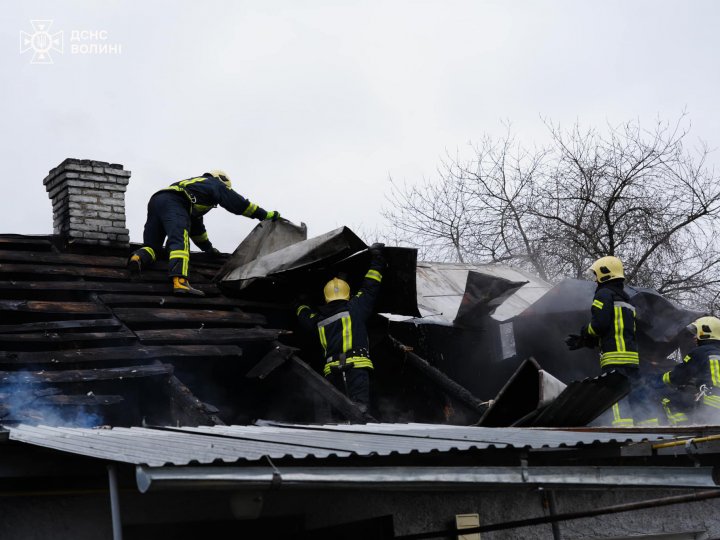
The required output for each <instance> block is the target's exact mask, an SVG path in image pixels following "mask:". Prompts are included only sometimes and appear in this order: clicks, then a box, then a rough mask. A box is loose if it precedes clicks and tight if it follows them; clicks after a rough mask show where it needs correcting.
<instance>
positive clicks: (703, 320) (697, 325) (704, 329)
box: [688, 317, 720, 340]
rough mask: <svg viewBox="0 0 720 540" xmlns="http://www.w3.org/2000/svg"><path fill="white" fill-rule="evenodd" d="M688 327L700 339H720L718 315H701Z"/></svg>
mask: <svg viewBox="0 0 720 540" xmlns="http://www.w3.org/2000/svg"><path fill="white" fill-rule="evenodd" d="M688 328H689V329H690V331H691V332H692V333H693V334H695V337H696V338H698V340H706V339H720V319H718V318H717V317H700V318H699V319H698V320H697V321H695V322H693V323H691V324H690V326H688Z"/></svg>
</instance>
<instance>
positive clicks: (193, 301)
mask: <svg viewBox="0 0 720 540" xmlns="http://www.w3.org/2000/svg"><path fill="white" fill-rule="evenodd" d="M193 286H194V284H193ZM98 299H99V300H100V301H101V302H102V303H104V304H105V305H108V306H113V307H158V306H162V307H178V306H184V307H192V308H195V309H197V308H209V309H222V308H226V309H228V310H230V309H232V308H254V309H287V307H286V306H278V304H273V303H269V302H254V301H251V300H240V299H238V298H227V297H224V296H218V297H215V298H207V297H205V298H197V297H194V298H186V297H182V296H171V295H168V296H157V295H144V294H101V295H98Z"/></svg>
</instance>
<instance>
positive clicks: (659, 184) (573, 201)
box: [384, 115, 720, 311]
mask: <svg viewBox="0 0 720 540" xmlns="http://www.w3.org/2000/svg"><path fill="white" fill-rule="evenodd" d="M546 126H547V129H548V132H549V135H550V144H549V146H548V147H547V148H543V149H539V150H538V149H535V150H532V151H530V150H527V149H525V148H524V147H522V145H520V144H518V143H517V142H516V141H515V140H514V139H513V137H511V136H510V135H507V136H506V137H504V138H502V139H499V140H493V139H491V138H489V137H485V138H483V139H482V140H481V142H480V144H479V145H477V146H475V147H474V148H473V154H474V156H473V158H472V159H470V160H468V161H465V162H463V161H462V160H460V159H459V158H458V157H455V158H453V159H451V158H449V157H448V158H446V160H444V161H443V162H442V164H441V167H440V168H439V171H438V172H439V175H438V179H437V180H436V181H433V182H431V181H428V180H425V181H424V182H423V183H421V184H419V185H413V186H408V185H407V184H405V185H403V186H398V185H397V184H395V183H393V184H392V186H391V192H390V195H389V197H388V200H389V202H390V204H391V205H392V209H387V210H385V211H384V215H385V217H386V218H387V219H388V221H389V222H390V224H391V226H392V227H393V229H394V231H395V234H399V235H400V236H401V237H402V238H403V239H404V240H405V241H406V243H408V244H410V245H415V246H418V247H421V254H422V255H423V256H426V257H428V256H429V258H434V259H437V260H441V261H448V260H452V261H459V262H502V263H508V264H512V265H516V266H520V267H523V268H526V269H528V270H531V271H533V272H535V273H537V274H538V275H539V276H541V277H543V278H544V279H548V280H551V281H556V280H559V279H562V278H564V277H582V275H583V273H584V272H585V269H586V268H588V266H589V265H590V264H591V263H592V261H593V260H595V259H597V258H598V257H602V256H604V255H616V256H618V257H620V258H621V259H622V260H623V261H624V263H625V266H626V274H627V278H628V281H631V282H633V283H635V284H638V285H643V286H649V287H653V288H656V289H658V290H659V291H660V292H662V293H664V294H666V295H667V296H669V297H671V298H675V299H677V300H683V301H685V302H691V303H692V304H693V305H695V306H697V307H700V308H701V309H707V310H711V311H714V310H716V309H717V307H718V297H720V293H719V291H720V243H719V242H718V236H719V235H718V232H720V229H719V228H718V219H719V218H720V179H719V178H718V177H717V176H716V174H715V171H714V170H713V169H712V168H711V167H709V166H708V163H707V160H708V156H709V149H708V148H707V146H706V145H704V144H700V145H699V146H698V147H697V148H696V149H694V150H693V151H689V150H687V148H686V140H687V139H688V133H689V123H688V121H687V117H686V116H685V115H682V116H681V117H680V118H679V119H678V121H677V122H674V123H668V122H662V121H657V122H656V123H655V124H654V125H653V126H652V128H651V129H644V128H642V127H641V125H640V124H639V122H628V123H625V124H623V125H621V126H608V127H607V129H606V130H605V131H604V132H599V131H597V130H594V129H585V130H583V129H582V128H581V127H580V125H577V124H576V125H574V126H572V127H571V128H570V129H568V130H563V129H561V128H560V126H557V125H553V124H552V123H550V122H546Z"/></svg>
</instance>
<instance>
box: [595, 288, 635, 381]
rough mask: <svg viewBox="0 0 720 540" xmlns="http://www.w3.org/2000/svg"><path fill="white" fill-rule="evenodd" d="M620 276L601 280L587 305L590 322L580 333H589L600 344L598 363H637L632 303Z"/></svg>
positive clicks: (612, 364) (604, 365)
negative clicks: (589, 304)
mask: <svg viewBox="0 0 720 540" xmlns="http://www.w3.org/2000/svg"><path fill="white" fill-rule="evenodd" d="M623 283H624V280H622V279H614V280H611V281H608V282H606V283H600V284H599V285H598V287H597V289H596V291H595V297H594V298H593V303H592V306H591V308H590V315H591V319H590V324H588V325H586V326H584V327H583V329H582V331H581V333H582V335H583V336H585V337H587V336H592V337H594V338H596V339H597V340H598V343H599V345H600V367H601V368H605V367H608V368H609V367H613V366H628V367H638V365H639V363H640V362H639V356H638V348H637V342H636V340H635V307H634V306H632V305H631V304H630V302H629V298H628V296H627V294H625V291H623Z"/></svg>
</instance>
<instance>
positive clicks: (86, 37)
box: [20, 20, 122, 64]
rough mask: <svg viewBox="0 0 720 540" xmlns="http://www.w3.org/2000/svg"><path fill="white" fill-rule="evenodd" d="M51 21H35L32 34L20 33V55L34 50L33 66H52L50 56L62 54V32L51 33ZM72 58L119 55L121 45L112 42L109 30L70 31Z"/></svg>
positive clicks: (31, 61) (32, 23) (32, 22)
mask: <svg viewBox="0 0 720 540" xmlns="http://www.w3.org/2000/svg"><path fill="white" fill-rule="evenodd" d="M52 24H53V21H52V20H32V21H30V25H31V26H32V29H33V32H32V34H30V33H28V32H22V31H21V32H20V54H23V53H25V52H27V51H33V55H32V57H31V59H30V63H31V64H52V63H53V57H52V55H51V53H59V54H63V52H64V51H63V32H62V31H59V32H55V33H51V32H50V28H51V27H52ZM69 34H70V50H69V53H70V55H83V56H88V55H119V54H122V44H121V43H116V42H111V41H109V37H110V36H109V33H108V31H107V30H71V31H70V32H69Z"/></svg>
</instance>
